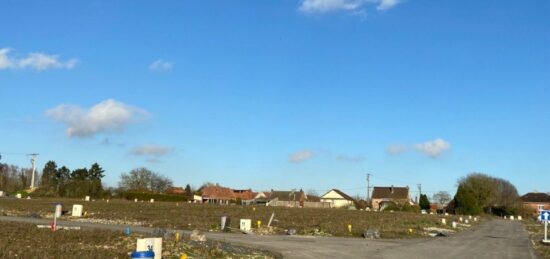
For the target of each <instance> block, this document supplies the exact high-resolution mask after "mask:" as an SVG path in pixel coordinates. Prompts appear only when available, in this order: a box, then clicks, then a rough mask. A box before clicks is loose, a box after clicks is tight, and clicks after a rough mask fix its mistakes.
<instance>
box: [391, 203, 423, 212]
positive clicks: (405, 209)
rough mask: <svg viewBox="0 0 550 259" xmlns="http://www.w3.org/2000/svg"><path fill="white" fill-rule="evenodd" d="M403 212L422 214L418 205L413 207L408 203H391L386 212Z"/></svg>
mask: <svg viewBox="0 0 550 259" xmlns="http://www.w3.org/2000/svg"><path fill="white" fill-rule="evenodd" d="M392 210H393V211H403V212H415V213H418V212H420V207H419V206H418V205H411V204H409V203H408V202H407V203H405V204H396V203H394V202H392V203H390V204H389V205H388V206H386V208H384V211H392Z"/></svg>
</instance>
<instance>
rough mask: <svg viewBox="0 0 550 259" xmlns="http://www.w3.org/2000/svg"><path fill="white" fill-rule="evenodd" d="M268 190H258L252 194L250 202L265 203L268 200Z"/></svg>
mask: <svg viewBox="0 0 550 259" xmlns="http://www.w3.org/2000/svg"><path fill="white" fill-rule="evenodd" d="M270 194H271V193H270V192H259V193H256V196H254V199H253V202H252V204H258V205H267V202H268V201H269V196H270Z"/></svg>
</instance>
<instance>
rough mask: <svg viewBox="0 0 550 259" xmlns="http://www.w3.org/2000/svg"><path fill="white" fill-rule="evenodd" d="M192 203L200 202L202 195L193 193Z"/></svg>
mask: <svg viewBox="0 0 550 259" xmlns="http://www.w3.org/2000/svg"><path fill="white" fill-rule="evenodd" d="M193 203H202V196H200V195H193Z"/></svg>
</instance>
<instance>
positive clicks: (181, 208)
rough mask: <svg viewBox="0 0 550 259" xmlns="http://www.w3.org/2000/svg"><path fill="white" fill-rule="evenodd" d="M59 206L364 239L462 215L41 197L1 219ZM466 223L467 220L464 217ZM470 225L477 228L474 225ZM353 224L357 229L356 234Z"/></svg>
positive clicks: (144, 222)
mask: <svg viewBox="0 0 550 259" xmlns="http://www.w3.org/2000/svg"><path fill="white" fill-rule="evenodd" d="M56 203H62V204H63V209H64V210H66V211H68V212H67V213H66V214H65V215H64V216H63V219H65V220H67V219H69V220H70V217H69V216H67V215H70V210H71V208H72V205H73V204H82V205H84V210H85V211H86V217H84V218H81V219H75V220H81V221H90V222H97V223H104V224H130V225H140V226H146V227H162V228H173V229H185V230H193V229H199V230H203V231H219V225H220V217H221V216H228V217H229V226H230V227H231V228H234V229H238V228H239V221H240V219H243V218H247V219H251V220H252V222H253V227H254V228H256V227H257V221H258V220H259V221H261V224H262V226H265V225H267V223H268V221H269V218H270V216H271V214H272V213H275V219H276V220H275V221H274V222H273V224H272V225H273V227H274V228H273V230H272V231H270V232H269V233H284V232H285V231H286V230H289V229H295V230H296V231H297V234H302V235H327V236H352V237H359V236H361V235H362V234H363V232H365V231H366V230H368V229H377V230H379V232H380V235H381V238H414V237H420V236H425V235H426V232H425V231H424V229H425V228H429V227H438V228H444V229H450V228H451V227H450V225H451V222H452V221H453V220H454V221H457V222H458V216H446V220H447V225H442V224H441V218H442V217H443V216H441V215H422V214H419V213H408V212H394V213H391V212H367V211H355V210H345V209H308V208H305V209H300V208H284V207H266V206H239V205H225V206H222V205H208V204H188V203H174V202H155V203H149V202H137V203H135V202H133V201H126V200H111V201H109V202H107V201H103V200H97V201H91V202H85V201H83V200H76V199H53V198H35V199H31V200H22V199H0V215H7V216H31V217H40V218H51V217H52V215H53V210H54V206H55V204H56ZM464 218H465V219H466V217H464ZM472 221H473V220H470V224H473V223H474V224H477V223H479V221H478V222H472ZM348 225H352V227H351V231H349V229H348Z"/></svg>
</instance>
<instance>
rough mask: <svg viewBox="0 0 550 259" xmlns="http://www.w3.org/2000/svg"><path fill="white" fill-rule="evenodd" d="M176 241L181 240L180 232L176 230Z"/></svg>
mask: <svg viewBox="0 0 550 259" xmlns="http://www.w3.org/2000/svg"><path fill="white" fill-rule="evenodd" d="M176 241H180V232H176Z"/></svg>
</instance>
